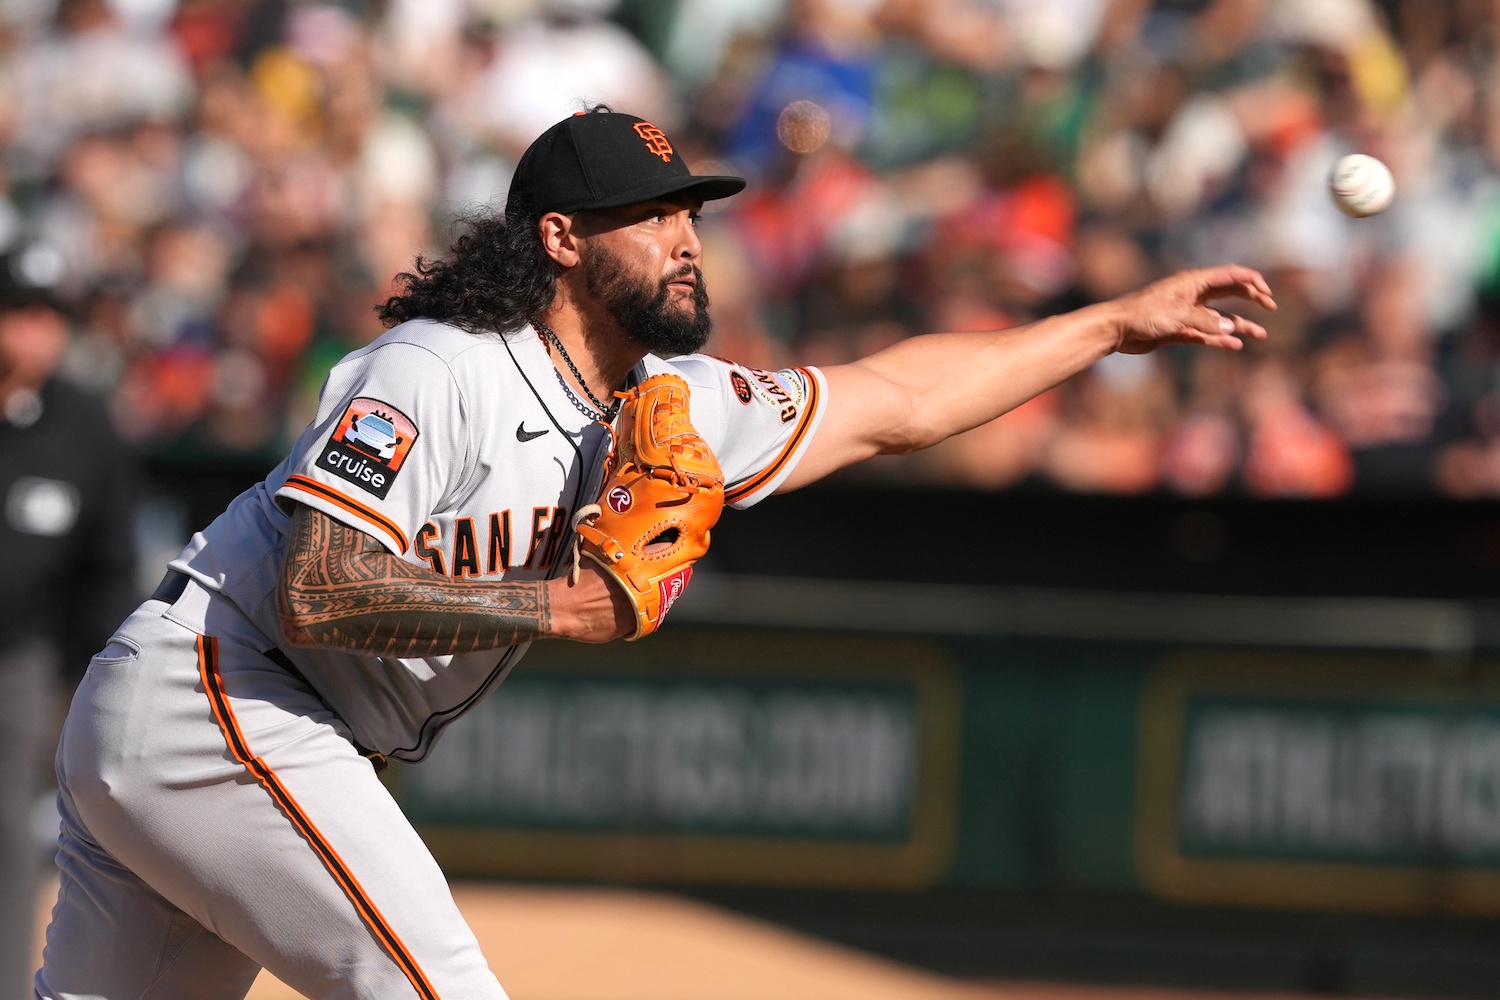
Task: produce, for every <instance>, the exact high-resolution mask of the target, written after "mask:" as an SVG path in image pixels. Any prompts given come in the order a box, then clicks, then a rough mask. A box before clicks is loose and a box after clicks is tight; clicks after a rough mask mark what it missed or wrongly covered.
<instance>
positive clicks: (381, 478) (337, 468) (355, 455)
mask: <svg viewBox="0 0 1500 1000" xmlns="http://www.w3.org/2000/svg"><path fill="white" fill-rule="evenodd" d="M417 434H418V431H417V425H416V424H414V423H412V422H411V420H410V419H409V418H408V417H407V416H406V414H404V413H402V412H401V411H400V410H398V409H396V408H395V407H394V406H391V405H390V404H389V403H383V402H381V401H380V400H378V399H371V398H370V397H368V396H361V397H359V398H358V399H355V400H354V401H353V402H351V403H350V404H349V408H348V409H346V410H345V411H344V415H343V416H342V417H340V418H339V422H338V424H337V425H336V426H335V429H334V432H333V434H332V436H330V437H329V439H328V443H327V444H326V445H324V447H323V454H321V455H319V456H318V464H319V465H320V466H322V467H323V468H324V469H326V470H327V471H329V472H331V473H333V474H334V475H335V476H338V477H339V478H341V479H347V480H348V481H349V482H351V483H353V484H354V485H355V486H358V487H359V488H360V489H362V490H364V491H365V492H366V493H373V494H374V495H375V496H377V497H380V498H381V499H382V500H384V499H385V497H386V494H388V493H390V491H391V484H392V483H393V482H395V481H396V473H398V472H400V471H401V465H402V463H404V462H405V461H406V456H407V455H408V454H409V453H410V452H411V446H412V445H413V444H414V443H415V442H416V440H417Z"/></svg>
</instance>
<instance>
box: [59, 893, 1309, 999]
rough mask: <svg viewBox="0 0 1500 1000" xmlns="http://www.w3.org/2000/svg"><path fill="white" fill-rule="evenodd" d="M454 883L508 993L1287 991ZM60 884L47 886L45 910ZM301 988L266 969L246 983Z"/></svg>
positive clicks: (902, 995) (654, 904) (740, 995)
mask: <svg viewBox="0 0 1500 1000" xmlns="http://www.w3.org/2000/svg"><path fill="white" fill-rule="evenodd" d="M453 893H454V897H455V898H456V899H457V900H458V905H459V908H460V909H462V910H463V912H464V915H465V916H466V917H467V918H468V921H469V924H470V925H471V926H472V927H473V928H474V932H475V934H476V935H477V936H478V937H479V942H480V944H481V945H482V946H483V948H484V952H485V955H486V956H488V958H489V961H490V965H491V967H492V968H494V969H495V970H496V972H497V973H498V974H499V976H500V981H501V982H502V983H503V984H504V985H505V988H506V990H507V992H509V994H510V995H511V997H512V998H513V1000H765V998H767V997H776V998H779V1000H1085V998H1103V1000H1230V998H1232V1000H1292V998H1291V997H1290V995H1286V994H1275V995H1273V994H1246V993H1234V994H1226V993H1208V992H1194V991H1185V990H1167V989H1154V988H1140V987H1136V988H1124V987H1102V986H1084V985H1069V984H1057V983H1021V982H1003V983H972V982H965V981H962V980H956V979H950V978H947V977H944V976H939V975H935V974H933V973H930V972H926V971H923V970H921V969H916V968H912V967H911V966H906V965H902V964H900V963H897V962H892V961H888V960H886V959H883V958H878V957H876V956H873V955H869V954H866V953H863V952H860V951H856V950H853V949H850V948H844V947H840V946H838V945H833V944H829V943H827V942H824V941H820V940H818V939H816V938H812V937H808V936H806V935H803V934H798V933H796V932H793V931H789V930H786V929H784V928H781V927H778V926H776V925H774V924H769V923H766V922H764V921H760V920H755V919H752V918H749V917H744V916H740V915H739V914H736V913H732V912H729V911H726V910H722V909H719V908H717V907H713V906H709V905H706V904H704V903H700V902H697V901H695V900H688V899H682V898H680V897H677V896H672V895H669V894H666V893H655V892H642V891H637V890H628V889H608V888H568V887H536V886H511V885H494V884H482V883H458V884H456V885H455V886H454V890H453ZM55 894H56V889H55V887H49V888H48V889H46V890H44V891H43V893H42V913H43V919H44V920H45V914H46V913H47V911H48V910H49V909H50V907H51V903H52V899H53V898H54V896H55ZM38 953H39V954H40V942H38ZM299 996H300V994H298V993H296V992H295V991H293V990H292V989H291V988H289V987H287V986H286V985H284V984H283V983H281V982H280V981H278V980H277V979H276V978H275V977H273V976H271V975H269V974H268V973H261V975H260V978H259V979H257V980H256V982H255V986H254V988H252V989H251V991H250V1000H297V998H298V997H299Z"/></svg>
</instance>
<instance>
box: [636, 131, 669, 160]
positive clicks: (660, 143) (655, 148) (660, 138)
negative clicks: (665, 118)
mask: <svg viewBox="0 0 1500 1000" xmlns="http://www.w3.org/2000/svg"><path fill="white" fill-rule="evenodd" d="M635 134H636V135H638V136H640V137H641V138H642V139H644V140H646V148H647V149H649V150H651V152H653V153H655V154H656V155H657V156H660V157H661V158H662V160H663V162H671V160H672V144H671V143H670V142H668V141H667V133H665V132H663V131H662V130H661V129H659V128H657V127H656V126H655V125H652V124H651V123H650V122H636V123H635Z"/></svg>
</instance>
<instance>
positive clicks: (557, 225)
mask: <svg viewBox="0 0 1500 1000" xmlns="http://www.w3.org/2000/svg"><path fill="white" fill-rule="evenodd" d="M536 229H537V235H538V236H539V237H541V240H542V249H543V250H545V251H546V253H547V256H548V257H551V258H552V259H553V260H555V261H557V264H558V266H559V267H563V268H570V267H573V266H575V265H577V263H578V262H579V260H581V259H582V254H581V251H580V249H579V246H578V238H577V236H576V235H574V233H573V217H572V216H571V215H563V214H562V213H561V212H548V213H547V214H546V215H544V216H542V217H541V219H540V220H538V222H537V224H536Z"/></svg>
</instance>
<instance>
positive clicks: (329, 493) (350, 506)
mask: <svg viewBox="0 0 1500 1000" xmlns="http://www.w3.org/2000/svg"><path fill="white" fill-rule="evenodd" d="M282 485H283V486H290V487H291V488H292V489H294V490H301V491H302V492H304V493H310V494H312V495H313V496H315V497H317V498H318V499H320V500H327V501H328V502H329V503H331V504H334V505H335V506H338V507H342V508H344V509H345V510H347V511H348V512H349V513H351V514H353V515H355V516H356V517H361V518H364V519H365V520H366V521H369V522H370V523H371V524H373V525H375V526H376V527H377V528H379V529H380V530H382V531H384V532H385V533H386V534H388V535H390V536H391V537H392V538H393V539H395V540H396V541H397V542H398V543H399V544H400V545H401V551H402V552H405V551H406V549H407V547H408V546H409V545H410V544H411V543H410V542H408V541H407V539H406V534H405V533H404V532H402V530H401V529H400V528H398V527H397V526H396V522H395V521H392V520H391V519H390V518H388V517H386V516H385V515H384V514H382V513H380V512H379V511H377V510H375V509H374V508H372V507H366V506H365V505H364V504H362V503H360V502H359V501H358V500H351V499H349V498H348V497H346V496H344V494H342V493H340V492H339V491H338V490H335V489H333V488H332V487H330V486H327V485H325V484H324V483H320V482H318V481H317V480H316V479H309V478H308V477H307V476H300V475H299V476H288V477H287V480H286V482H285V483H283V484H282Z"/></svg>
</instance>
